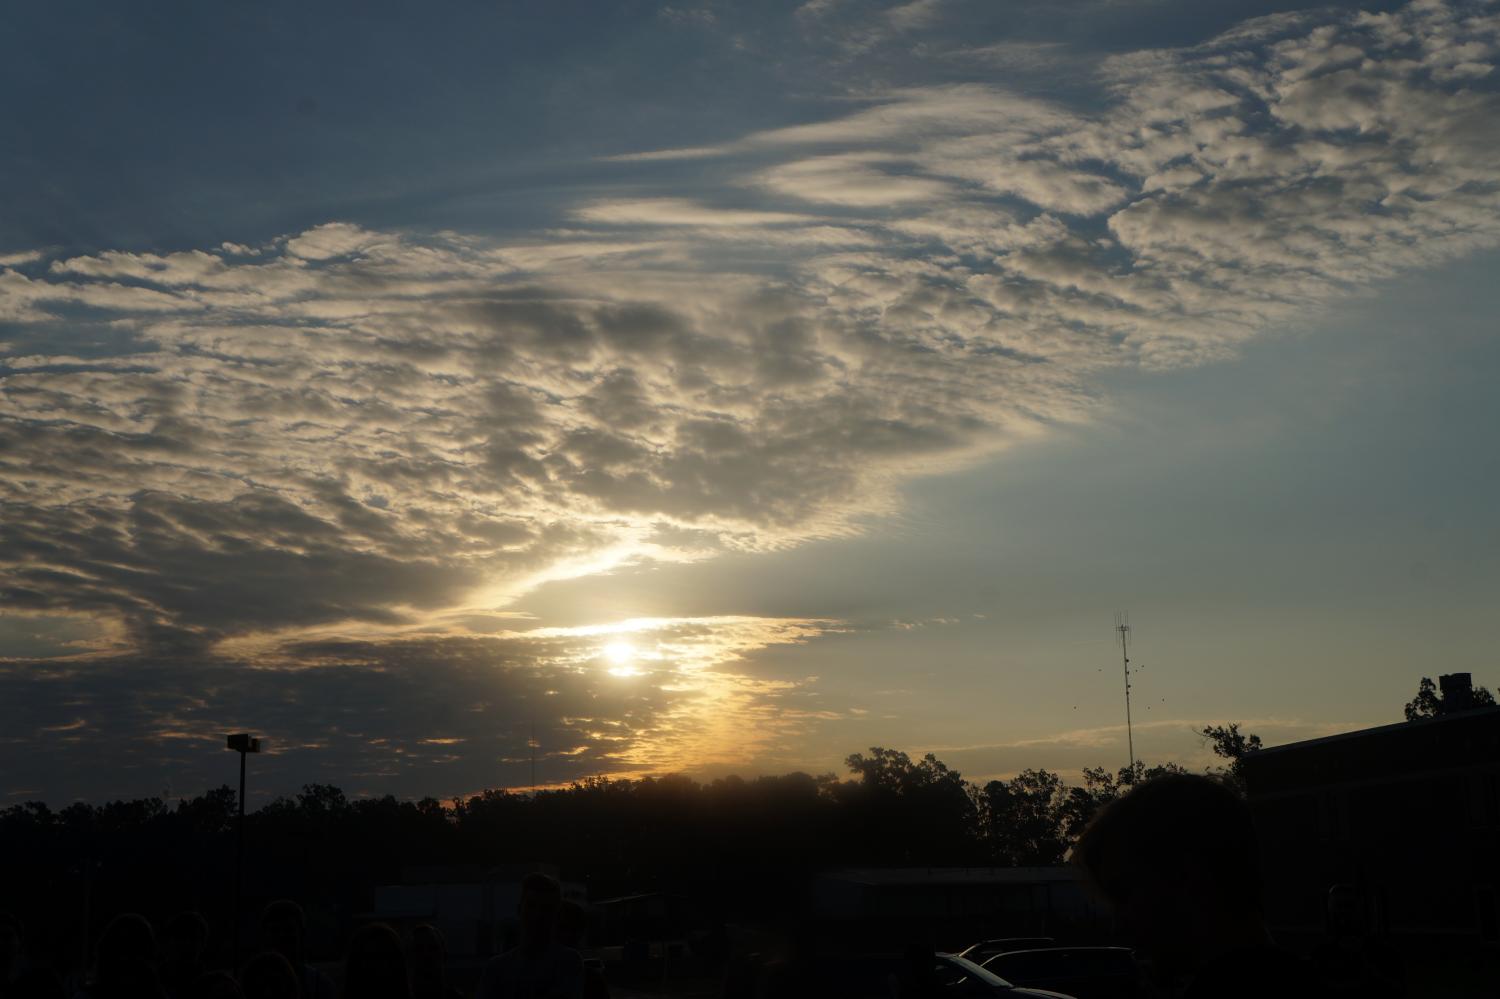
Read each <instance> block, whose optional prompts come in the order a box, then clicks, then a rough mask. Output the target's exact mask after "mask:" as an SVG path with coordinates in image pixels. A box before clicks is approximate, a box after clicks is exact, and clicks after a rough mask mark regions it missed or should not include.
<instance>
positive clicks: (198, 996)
mask: <svg viewBox="0 0 1500 999" xmlns="http://www.w3.org/2000/svg"><path fill="white" fill-rule="evenodd" d="M188 995H189V996H190V997H191V999H245V993H244V990H242V989H241V988H240V983H239V982H237V981H235V980H234V976H233V975H231V974H230V973H229V972H227V971H222V970H215V971H206V972H204V973H203V974H202V975H201V976H199V978H198V980H197V981H196V982H194V983H193V988H192V991H191V992H189V993H188Z"/></svg>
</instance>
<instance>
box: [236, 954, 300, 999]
mask: <svg viewBox="0 0 1500 999" xmlns="http://www.w3.org/2000/svg"><path fill="white" fill-rule="evenodd" d="M240 991H241V992H242V993H243V995H244V997H245V999H301V995H302V985H301V983H300V982H299V981H298V976H297V970H296V969H295V968H293V967H292V962H290V961H288V960H287V959H286V958H285V957H284V956H282V955H281V954H278V953H276V951H274V950H263V951H261V952H260V953H259V954H256V955H255V956H254V957H252V958H251V959H250V960H249V961H247V962H246V963H245V968H244V970H243V971H241V972H240Z"/></svg>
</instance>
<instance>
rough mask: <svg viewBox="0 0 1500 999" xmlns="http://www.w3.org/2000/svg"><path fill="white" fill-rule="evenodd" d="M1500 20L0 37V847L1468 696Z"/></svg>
mask: <svg viewBox="0 0 1500 999" xmlns="http://www.w3.org/2000/svg"><path fill="white" fill-rule="evenodd" d="M1497 62H1500V5H1497V4H1496V3H1483V2H1468V0H1451V2H1444V0H1417V2H1413V3H1409V4H1339V5H1331V6H1320V7H1303V6H1299V5H1296V4H1290V3H1270V4H1267V3H1261V4H1251V3H1240V2H1225V3H1215V4H1202V3H1198V2H1176V0H1140V2H1125V0H1048V2H1045V3H1043V2H1036V3H1031V2H1026V0H1016V2H1013V3H1007V4H993V3H989V2H983V0H914V2H897V3H890V2H874V0H870V2H866V0H808V2H803V3H795V2H787V3H769V2H768V3H757V4H729V3H716V2H707V3H690V2H682V3H673V4H662V3H659V2H657V3H634V2H621V3H613V4H590V5H584V4H571V5H570V4H555V3H553V4H542V3H535V4H532V3H493V2H489V3H481V2H477V0H471V2H463V3H458V2H453V3H437V4H427V5H421V6H420V7H419V6H415V5H404V4H383V3H364V4H359V5H353V4H320V5H302V4H291V3H277V2H266V3H261V4H256V5H250V6H246V5H234V6H227V5H203V4H189V3H185V2H184V3H177V4H173V3H164V4H158V5H153V6H152V7H151V8H150V9H149V10H146V9H140V8H137V9H127V8H125V7H122V6H120V5H117V4H109V3H104V2H97V3H84V2H60V3H54V4H36V5H32V6H31V7H30V8H29V9H25V10H18V11H17V12H16V13H15V15H14V17H13V23H12V25H11V30H9V31H7V32H6V33H5V35H4V36H3V37H0V81H3V82H4V84H5V87H6V92H7V93H11V94H16V95H23V96H22V97H21V98H20V99H16V100H12V101H9V102H7V104H6V106H5V108H4V110H3V111H0V120H3V124H4V134H5V135H6V136H7V141H6V142H5V143H3V144H0V178H3V180H4V184H3V187H0V504H3V506H0V805H3V804H4V803H15V802H20V801H26V800H33V799H39V800H46V801H48V802H51V803H55V804H58V803H65V802H67V801H71V800H91V801H97V800H104V799H108V798H115V797H126V796H128V797H134V796H150V795H163V794H164V795H168V796H181V795H190V794H195V793H198V792H199V791H202V790H204V789H206V788H208V787H212V786H216V785H218V784H220V783H224V782H228V781H230V780H231V779H232V778H233V777H234V775H235V762H236V761H235V760H234V758H233V756H232V755H231V754H229V753H228V752H226V750H225V749H224V743H223V736H224V734H225V733H228V732H234V731H251V732H255V733H257V734H260V735H262V736H264V737H266V739H267V741H268V744H269V747H270V749H271V752H269V753H267V754H265V755H263V756H262V757H260V758H258V759H256V760H255V761H254V765H253V767H252V771H253V777H252V781H251V791H252V795H253V796H254V797H253V800H256V799H258V800H266V799H268V798H269V797H270V796H272V795H275V794H284V793H290V792H293V791H295V790H296V789H297V788H298V787H300V786H301V785H302V784H305V783H311V782H320V783H333V784H337V785H339V786H340V787H342V788H344V790H345V791H346V792H347V793H349V794H352V795H363V794H387V793H391V794H396V795H400V796H404V797H420V796H425V795H431V796H434V797H439V798H449V797H452V796H454V795H463V794H468V793H473V792H476V791H478V790H480V789H483V788H487V787H511V788H524V787H529V786H531V785H532V784H533V782H535V783H538V784H542V785H548V786H554V785H560V784H566V783H567V782H570V781H573V780H578V779H582V778H586V777H592V776H630V775H641V774H648V773H663V772H685V773H689V774H692V775H695V776H698V777H701V778H705V779H707V778H711V777H714V776H718V775H722V774H726V773H741V774H747V775H748V774H755V773H780V772H786V771H790V770H805V771H808V772H812V773H826V772H839V771H841V770H842V764H841V761H842V759H843V757H844V756H846V755H847V754H849V753H851V752H856V751H861V750H863V749H865V748H866V747H869V746H873V745H880V746H887V747H891V748H898V749H902V750H905V751H907V752H910V753H912V754H919V753H927V752H933V753H936V754H937V755H938V756H939V757H940V758H941V759H943V760H944V761H945V762H947V763H949V764H950V765H951V766H953V767H954V768H955V769H958V770H959V771H960V772H961V773H963V774H964V775H965V776H967V777H970V778H973V779H988V778H992V777H1000V778H1004V777H1006V776H1008V775H1010V774H1014V773H1015V772H1017V771H1019V770H1021V769H1024V768H1027V767H1046V768H1049V769H1054V770H1058V771H1060V772H1062V773H1064V774H1065V775H1076V774H1077V773H1078V771H1079V769H1080V768H1081V767H1084V766H1093V765H1105V766H1111V767H1117V766H1121V765H1123V764H1124V763H1125V762H1126V759H1127V758H1128V754H1127V750H1126V739H1125V726H1124V721H1125V719H1124V704H1123V698H1122V689H1121V688H1122V672H1121V663H1120V659H1119V647H1118V644H1117V642H1116V639H1117V637H1118V636H1117V635H1116V634H1115V633H1114V631H1113V626H1114V624H1115V619H1116V618H1115V615H1116V613H1117V612H1122V611H1123V612H1128V613H1129V620H1130V624H1131V626H1132V632H1131V641H1132V658H1133V660H1134V663H1135V665H1136V666H1137V667H1138V672H1137V673H1136V674H1135V676H1134V679H1133V684H1134V687H1133V698H1134V699H1133V718H1134V744H1135V749H1136V752H1137V755H1138V756H1139V757H1141V758H1143V759H1145V760H1147V761H1148V762H1159V761H1165V760H1172V761H1177V762H1181V763H1183V764H1185V765H1189V766H1194V767H1200V766H1205V765H1207V764H1208V763H1210V762H1211V756H1210V754H1209V753H1208V750H1207V748H1206V747H1205V745H1204V743H1203V740H1202V739H1201V738H1200V737H1199V736H1197V734H1196V732H1197V730H1198V729H1200V728H1201V727H1202V726H1203V725H1206V724H1210V723H1222V722H1229V721H1237V722H1240V723H1242V724H1243V725H1244V726H1245V727H1246V728H1247V729H1248V730H1250V731H1255V732H1258V733H1260V734H1261V735H1262V737H1263V738H1264V739H1265V740H1266V742H1267V743H1268V744H1277V743H1284V742H1290V741H1296V740H1299V739H1305V738H1312V737H1316V736H1319V735H1325V734H1330V733H1333V732H1338V731H1344V730H1349V729H1353V728H1360V727H1365V726H1369V725H1376V724H1384V723H1387V722H1392V721H1398V720H1400V718H1401V707H1402V705H1403V703H1404V702H1405V701H1406V700H1408V699H1409V698H1410V697H1411V696H1412V694H1413V693H1414V692H1415V690H1416V687H1417V683H1418V680H1419V678H1420V677H1421V676H1424V675H1427V676H1436V675H1437V674H1439V673H1445V672H1454V671H1469V672H1472V673H1473V674H1474V675H1475V680H1476V682H1478V683H1481V684H1486V685H1489V686H1491V687H1494V686H1496V685H1497V684H1500V667H1497V665H1496V662H1495V656H1494V655H1493V654H1492V651H1491V650H1492V646H1493V640H1494V636H1493V629H1492V628H1490V627H1488V625H1489V624H1490V622H1491V621H1492V620H1493V616H1494V615H1493V611H1492V610H1491V608H1493V607H1494V606H1495V604H1496V602H1497V598H1500V571H1497V566H1500V530H1497V524H1496V515H1495V503H1494V497H1495V495H1496V493H1497V487H1500V458H1497V449H1496V448H1495V445H1494V433H1495V428H1496V427H1500V393H1497V392H1495V391H1494V390H1493V387H1492V385H1493V383H1494V382H1495V380H1496V377H1497V376H1500V339H1497V338H1496V337H1495V335H1494V318H1493V317H1494V316H1495V315H1497V314H1500V289H1497V287H1496V282H1495V280H1494V277H1495V275H1496V274H1497V273H1500V171H1497V169H1496V167H1495V163H1496V162H1497V153H1500V74H1496V73H1495V72H1494V69H1495V65H1496V63H1497Z"/></svg>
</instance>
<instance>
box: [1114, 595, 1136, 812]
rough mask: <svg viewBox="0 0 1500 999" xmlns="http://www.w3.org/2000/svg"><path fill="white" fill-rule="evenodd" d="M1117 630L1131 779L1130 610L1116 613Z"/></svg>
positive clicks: (1132, 773)
mask: <svg viewBox="0 0 1500 999" xmlns="http://www.w3.org/2000/svg"><path fill="white" fill-rule="evenodd" d="M1115 631H1117V632H1119V633H1120V659H1121V661H1122V662H1123V663H1124V667H1125V742H1126V745H1127V746H1128V747H1129V749H1130V779H1131V781H1132V782H1133V781H1134V780H1135V733H1134V730H1133V729H1132V728H1131V726H1130V612H1129V611H1119V612H1117V613H1116V614H1115Z"/></svg>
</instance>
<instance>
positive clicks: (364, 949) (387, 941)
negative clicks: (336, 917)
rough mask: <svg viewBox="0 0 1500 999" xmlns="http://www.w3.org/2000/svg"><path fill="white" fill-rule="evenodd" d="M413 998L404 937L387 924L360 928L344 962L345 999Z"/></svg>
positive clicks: (350, 943) (374, 924)
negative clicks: (403, 942)
mask: <svg viewBox="0 0 1500 999" xmlns="http://www.w3.org/2000/svg"><path fill="white" fill-rule="evenodd" d="M410 996H411V986H410V984H409V982H408V979H407V974H406V954H405V952H404V951H403V950H402V948H401V938H400V937H399V936H397V935H396V931H395V930H393V929H391V928H390V927H389V926H387V925H386V924H385V923H371V924H369V925H368V926H361V927H360V928H359V929H358V930H356V931H355V933H354V938H353V939H352V940H350V941H349V957H348V959H347V960H346V961H345V962H344V999H409V997H410ZM247 999H248V997H247Z"/></svg>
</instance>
